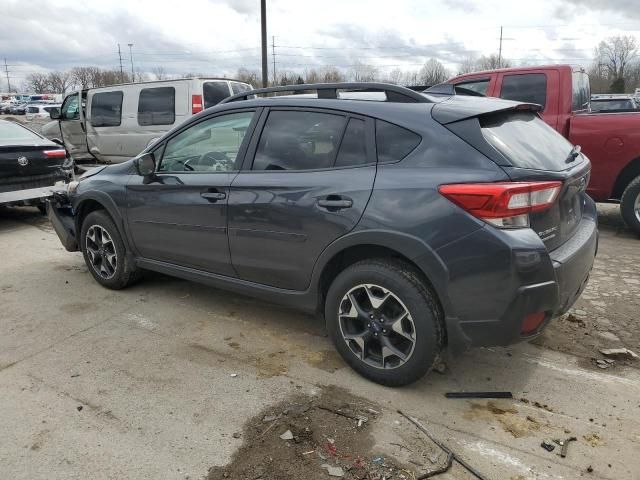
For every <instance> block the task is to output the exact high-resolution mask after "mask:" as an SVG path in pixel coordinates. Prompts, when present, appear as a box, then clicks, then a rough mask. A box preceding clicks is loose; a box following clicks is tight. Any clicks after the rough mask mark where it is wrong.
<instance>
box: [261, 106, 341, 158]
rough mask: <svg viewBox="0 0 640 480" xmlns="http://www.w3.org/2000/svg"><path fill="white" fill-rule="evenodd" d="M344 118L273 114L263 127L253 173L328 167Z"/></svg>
mask: <svg viewBox="0 0 640 480" xmlns="http://www.w3.org/2000/svg"><path fill="white" fill-rule="evenodd" d="M344 124H345V118H344V117H343V116H341V115H332V114H328V113H317V112H300V111H295V112H294V111H273V112H271V113H269V118H267V122H266V124H265V126H264V130H263V131H262V135H261V136H260V142H259V143H258V149H257V151H256V156H255V159H254V161H253V170H311V169H318V168H331V167H332V166H333V163H334V160H335V158H336V150H337V148H338V143H339V142H340V138H341V137H342V132H343V130H344Z"/></svg>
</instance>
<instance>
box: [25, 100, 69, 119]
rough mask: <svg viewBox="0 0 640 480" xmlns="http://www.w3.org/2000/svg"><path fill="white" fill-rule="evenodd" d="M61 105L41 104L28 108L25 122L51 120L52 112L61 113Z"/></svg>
mask: <svg viewBox="0 0 640 480" xmlns="http://www.w3.org/2000/svg"><path fill="white" fill-rule="evenodd" d="M60 106H61V105H60V104H55V103H40V104H37V105H29V106H27V110H26V116H25V120H26V121H27V122H32V121H34V120H40V119H46V118H51V112H54V111H55V112H57V113H58V114H59V113H60Z"/></svg>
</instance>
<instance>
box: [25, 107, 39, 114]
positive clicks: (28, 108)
mask: <svg viewBox="0 0 640 480" xmlns="http://www.w3.org/2000/svg"><path fill="white" fill-rule="evenodd" d="M38 111H39V109H38V107H27V113H38Z"/></svg>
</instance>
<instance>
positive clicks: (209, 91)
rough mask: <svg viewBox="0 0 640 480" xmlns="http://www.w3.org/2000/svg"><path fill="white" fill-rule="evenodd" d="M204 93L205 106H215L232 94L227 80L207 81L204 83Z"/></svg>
mask: <svg viewBox="0 0 640 480" xmlns="http://www.w3.org/2000/svg"><path fill="white" fill-rule="evenodd" d="M202 93H203V95H204V108H209V107H213V106H214V105H217V104H218V103H220V102H221V101H222V100H224V99H225V98H227V97H228V96H229V95H230V94H229V87H228V86H227V82H205V83H204V85H202Z"/></svg>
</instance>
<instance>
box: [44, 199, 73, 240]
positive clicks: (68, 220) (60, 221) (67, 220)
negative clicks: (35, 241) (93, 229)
mask: <svg viewBox="0 0 640 480" xmlns="http://www.w3.org/2000/svg"><path fill="white" fill-rule="evenodd" d="M63 198H64V197H63ZM46 204H47V216H48V217H49V221H51V224H52V225H53V228H54V230H55V231H56V234H58V238H59V239H60V242H61V243H62V245H63V246H64V248H65V249H66V250H67V251H69V252H77V251H78V240H77V237H76V223H75V219H74V217H73V212H72V209H71V206H70V205H68V204H65V203H63V201H61V199H60V197H58V198H56V196H54V198H53V200H46Z"/></svg>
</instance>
